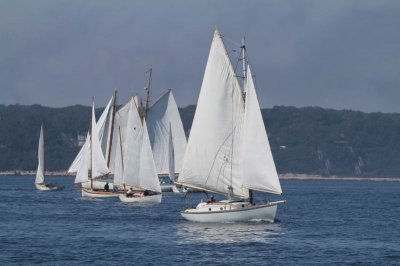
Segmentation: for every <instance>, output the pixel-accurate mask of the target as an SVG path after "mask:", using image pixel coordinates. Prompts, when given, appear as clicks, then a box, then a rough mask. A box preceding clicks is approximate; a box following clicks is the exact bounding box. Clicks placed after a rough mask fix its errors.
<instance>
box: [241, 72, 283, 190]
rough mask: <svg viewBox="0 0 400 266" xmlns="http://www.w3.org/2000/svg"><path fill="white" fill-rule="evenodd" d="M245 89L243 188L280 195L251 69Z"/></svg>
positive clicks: (279, 186)
mask: <svg viewBox="0 0 400 266" xmlns="http://www.w3.org/2000/svg"><path fill="white" fill-rule="evenodd" d="M246 86H247V94H246V111H245V126H244V143H243V166H244V168H243V178H244V180H243V184H244V186H245V187H247V188H251V189H254V190H259V191H265V192H269V193H274V194H282V189H281V185H280V183H279V178H278V174H277V172H276V168H275V163H274V159H273V157H272V152H271V147H270V145H269V141H268V136H267V132H266V129H265V125H264V122H263V118H262V115H261V110H260V105H259V103H258V99H257V94H256V91H255V86H254V82H253V78H252V75H251V70H250V67H247V80H246Z"/></svg>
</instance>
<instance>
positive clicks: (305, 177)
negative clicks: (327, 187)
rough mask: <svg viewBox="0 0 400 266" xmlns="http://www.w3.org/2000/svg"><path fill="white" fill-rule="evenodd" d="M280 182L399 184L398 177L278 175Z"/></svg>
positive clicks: (399, 178)
mask: <svg viewBox="0 0 400 266" xmlns="http://www.w3.org/2000/svg"><path fill="white" fill-rule="evenodd" d="M279 179H281V180H291V179H292V180H347V181H364V180H368V181H387V182H400V177H355V176H320V175H306V174H292V173H287V174H280V175H279Z"/></svg>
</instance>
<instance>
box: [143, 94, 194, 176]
mask: <svg viewBox="0 0 400 266" xmlns="http://www.w3.org/2000/svg"><path fill="white" fill-rule="evenodd" d="M146 121H147V129H148V132H149V138H150V142H151V147H152V150H153V154H154V162H155V164H156V168H157V173H158V174H167V173H168V171H169V161H168V141H169V128H170V126H171V128H172V135H173V137H174V138H173V141H174V143H173V144H174V149H175V159H174V160H175V165H176V168H177V169H180V168H181V166H182V161H183V155H184V153H185V149H186V144H187V141H186V136H185V131H184V129H183V125H182V120H181V117H180V115H179V110H178V106H177V104H176V102H175V99H174V96H173V94H172V91H171V90H169V91H167V92H166V93H165V94H164V95H163V96H161V98H160V99H159V100H158V101H157V102H156V103H154V104H153V105H152V106H151V107H150V109H149V111H148V113H147V116H146Z"/></svg>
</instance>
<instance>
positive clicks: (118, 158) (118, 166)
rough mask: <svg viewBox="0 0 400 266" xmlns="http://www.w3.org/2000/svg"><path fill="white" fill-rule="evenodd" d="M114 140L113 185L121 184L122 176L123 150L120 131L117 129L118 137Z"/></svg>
mask: <svg viewBox="0 0 400 266" xmlns="http://www.w3.org/2000/svg"><path fill="white" fill-rule="evenodd" d="M116 140H117V141H116V142H115V145H116V148H117V150H116V154H115V162H114V185H116V186H120V185H122V184H123V176H124V161H123V150H122V145H121V133H120V131H118V138H117V139H116Z"/></svg>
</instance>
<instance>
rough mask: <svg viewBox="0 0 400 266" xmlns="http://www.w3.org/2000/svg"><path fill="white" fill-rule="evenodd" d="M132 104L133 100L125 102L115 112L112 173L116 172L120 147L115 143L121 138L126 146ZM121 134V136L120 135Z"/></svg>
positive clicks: (111, 159) (111, 153)
mask: <svg viewBox="0 0 400 266" xmlns="http://www.w3.org/2000/svg"><path fill="white" fill-rule="evenodd" d="M130 106H131V100H129V101H128V102H127V103H125V104H124V105H123V106H122V107H120V108H119V110H118V111H117V112H116V113H115V116H114V127H113V128H114V129H113V134H112V138H113V139H112V143H113V145H111V151H110V164H109V169H110V172H111V173H114V172H115V169H114V164H115V160H116V158H115V156H116V154H117V152H118V150H119V149H120V148H119V147H117V145H114V143H116V141H117V138H120V141H121V145H122V147H125V144H124V141H125V132H126V125H127V121H128V113H129V110H130ZM120 135H121V137H119V136H120Z"/></svg>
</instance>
